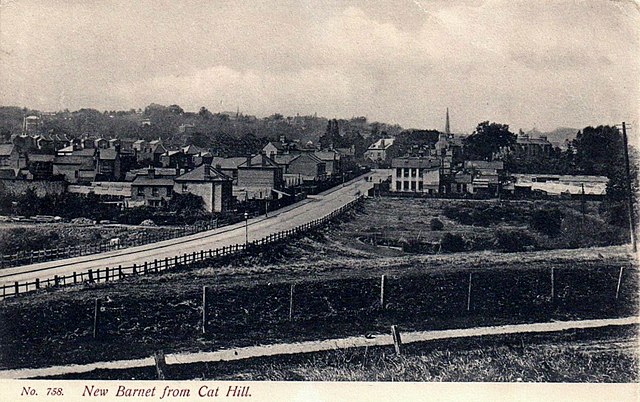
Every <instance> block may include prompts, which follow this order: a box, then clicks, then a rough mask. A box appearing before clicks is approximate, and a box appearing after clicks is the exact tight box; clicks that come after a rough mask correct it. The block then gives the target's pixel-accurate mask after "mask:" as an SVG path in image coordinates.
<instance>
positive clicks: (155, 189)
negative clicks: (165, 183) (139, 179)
mask: <svg viewBox="0 0 640 402" xmlns="http://www.w3.org/2000/svg"><path fill="white" fill-rule="evenodd" d="M151 195H152V196H154V197H157V196H158V195H160V189H159V188H158V187H151Z"/></svg>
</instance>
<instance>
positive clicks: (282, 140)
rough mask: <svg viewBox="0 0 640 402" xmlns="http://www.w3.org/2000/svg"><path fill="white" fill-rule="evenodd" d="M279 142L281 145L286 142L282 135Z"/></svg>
mask: <svg viewBox="0 0 640 402" xmlns="http://www.w3.org/2000/svg"><path fill="white" fill-rule="evenodd" d="M280 142H281V143H282V144H284V143H285V142H287V140H286V139H285V137H284V135H281V136H280Z"/></svg>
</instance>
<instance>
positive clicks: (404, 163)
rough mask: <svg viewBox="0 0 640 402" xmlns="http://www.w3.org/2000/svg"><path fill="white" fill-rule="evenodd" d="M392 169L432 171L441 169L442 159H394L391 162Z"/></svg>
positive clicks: (412, 157)
mask: <svg viewBox="0 0 640 402" xmlns="http://www.w3.org/2000/svg"><path fill="white" fill-rule="evenodd" d="M391 167H393V168H405V167H406V168H422V169H431V168H436V167H440V159H431V158H421V157H414V156H411V157H409V156H407V157H404V158H393V160H392V161H391Z"/></svg>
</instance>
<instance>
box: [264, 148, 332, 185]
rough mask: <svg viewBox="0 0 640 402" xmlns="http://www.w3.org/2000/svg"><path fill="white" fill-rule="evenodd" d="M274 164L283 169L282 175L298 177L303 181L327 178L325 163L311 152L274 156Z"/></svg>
mask: <svg viewBox="0 0 640 402" xmlns="http://www.w3.org/2000/svg"><path fill="white" fill-rule="evenodd" d="M275 162H276V163H277V164H278V165H280V166H281V167H282V168H283V174H289V175H298V176H299V177H300V178H301V179H302V180H303V181H322V180H325V179H326V177H327V173H326V163H324V162H323V161H322V160H320V158H318V157H317V156H315V154H314V153H311V152H302V153H299V154H297V155H293V154H289V155H276V158H275Z"/></svg>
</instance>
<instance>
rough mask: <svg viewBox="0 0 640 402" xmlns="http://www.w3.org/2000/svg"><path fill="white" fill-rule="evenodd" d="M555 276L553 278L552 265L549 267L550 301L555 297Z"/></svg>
mask: <svg viewBox="0 0 640 402" xmlns="http://www.w3.org/2000/svg"><path fill="white" fill-rule="evenodd" d="M555 286H556V285H555V278H554V272H553V267H551V301H553V299H554V297H555Z"/></svg>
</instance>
